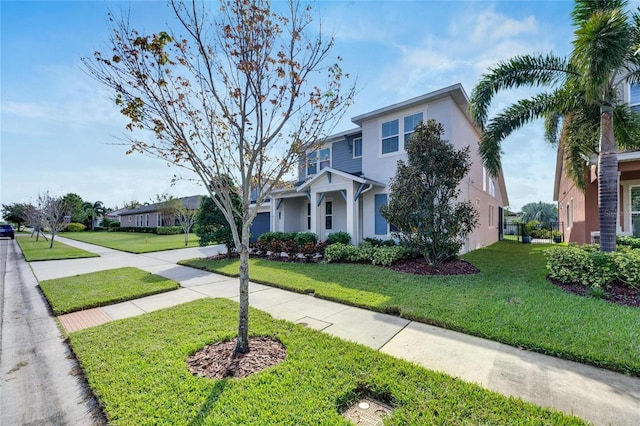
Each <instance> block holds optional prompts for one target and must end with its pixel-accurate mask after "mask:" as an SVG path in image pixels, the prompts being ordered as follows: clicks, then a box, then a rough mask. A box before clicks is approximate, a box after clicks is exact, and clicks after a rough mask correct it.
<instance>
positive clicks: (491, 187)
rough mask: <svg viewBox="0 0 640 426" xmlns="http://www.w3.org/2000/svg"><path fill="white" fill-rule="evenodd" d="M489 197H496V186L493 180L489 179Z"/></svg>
mask: <svg viewBox="0 0 640 426" xmlns="http://www.w3.org/2000/svg"><path fill="white" fill-rule="evenodd" d="M489 195H491V196H492V197H495V196H496V185H495V183H493V178H491V177H490V178H489Z"/></svg>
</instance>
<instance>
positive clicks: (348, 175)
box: [296, 167, 385, 192]
mask: <svg viewBox="0 0 640 426" xmlns="http://www.w3.org/2000/svg"><path fill="white" fill-rule="evenodd" d="M329 173H333V174H336V175H338V176H342V177H343V178H346V179H350V180H352V181H354V182H358V183H366V184H371V185H373V186H379V187H382V188H384V187H385V184H384V183H380V182H377V181H375V180H372V179H367V178H365V177H364V176H357V175H354V174H351V173H347V172H343V171H340V170H336V169H332V168H331V167H325V168H324V169H322V170H321V171H320V173H316V174H315V175H314V176H313V177H312V178H311V179H309V180H307V181H305V182H303V183H302V185H300V186H298V187H297V188H296V191H298V192H301V191H304V190H305V189H307V188H308V187H310V186H311V185H313V184H314V183H315V182H317V181H318V180H320V179H321V178H322V177H324V176H326V175H327V174H329Z"/></svg>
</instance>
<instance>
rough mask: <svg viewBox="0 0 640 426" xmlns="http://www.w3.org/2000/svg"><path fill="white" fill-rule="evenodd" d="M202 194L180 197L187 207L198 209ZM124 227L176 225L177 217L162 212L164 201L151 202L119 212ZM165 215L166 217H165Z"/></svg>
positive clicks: (121, 224)
mask: <svg viewBox="0 0 640 426" xmlns="http://www.w3.org/2000/svg"><path fill="white" fill-rule="evenodd" d="M201 199H202V196H201V195H192V196H190V197H183V198H178V200H179V201H180V202H181V203H182V205H183V206H184V208H185V209H187V210H196V209H198V208H199V207H200V201H201ZM119 216H120V226H121V227H123V228H158V227H160V226H174V225H176V222H175V218H173V217H170V218H167V217H166V215H165V214H163V212H162V203H156V204H149V205H146V206H140V207H136V208H135V209H127V210H123V211H121V212H120V214H119ZM163 216H164V218H163Z"/></svg>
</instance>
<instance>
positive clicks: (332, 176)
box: [257, 84, 508, 251]
mask: <svg viewBox="0 0 640 426" xmlns="http://www.w3.org/2000/svg"><path fill="white" fill-rule="evenodd" d="M468 106H469V99H468V97H467V94H466V93H465V91H464V89H463V88H462V86H461V85H460V84H456V85H453V86H450V87H446V88H444V89H440V90H437V91H435V92H431V93H427V94H424V95H422V96H418V97H415V98H412V99H408V100H406V101H403V102H399V103H396V104H393V105H389V106H386V107H384V108H381V109H377V110H374V111H371V112H368V113H366V114H362V115H359V116H357V117H354V118H352V122H353V123H354V124H356V125H357V127H356V128H354V129H352V130H349V131H346V132H341V133H338V134H335V135H332V136H329V137H327V138H326V139H325V140H324V143H323V144H322V145H321V146H319V147H317V148H316V149H314V150H312V151H311V150H310V151H308V152H305V153H304V155H303V156H302V157H301V158H300V161H299V175H298V181H297V182H296V183H295V184H294V185H292V186H291V187H290V188H287V189H283V190H278V191H273V192H272V193H271V194H270V202H269V210H268V211H263V212H261V213H259V214H258V218H257V220H258V221H259V223H260V224H262V229H264V230H271V231H283V232H292V231H297V232H301V231H309V232H314V233H316V234H317V235H318V236H319V238H320V239H321V240H325V239H326V238H327V236H328V235H329V234H331V233H334V232H339V231H344V232H347V233H349V234H350V235H351V241H352V243H354V244H358V243H360V242H361V241H362V240H363V239H364V238H366V237H375V238H382V239H386V238H391V232H392V229H391V227H390V225H389V224H388V223H387V221H386V220H385V219H384V218H383V217H382V215H381V214H380V210H379V209H380V207H381V206H383V205H385V204H386V203H387V200H388V197H389V183H390V180H391V179H392V178H393V177H394V175H395V172H396V166H397V161H398V160H405V161H406V160H407V153H406V150H405V146H406V142H407V140H408V138H409V136H410V135H411V134H412V133H413V130H414V128H415V126H416V125H417V124H418V123H419V122H420V121H427V120H428V119H435V120H436V121H438V122H440V123H441V124H442V125H443V126H444V130H445V134H444V139H446V140H448V141H449V142H450V143H452V144H453V145H454V146H455V147H456V148H457V149H461V148H464V147H467V146H469V147H471V152H470V154H471V162H472V166H471V170H470V172H469V174H468V176H467V177H466V178H465V179H464V181H463V182H461V183H460V187H459V188H460V189H461V192H462V195H461V199H463V200H468V201H471V203H472V204H473V205H474V206H475V207H476V209H477V210H478V212H479V216H480V224H479V226H478V228H477V229H476V230H475V231H474V232H473V233H472V234H471V235H470V236H469V238H468V240H467V242H466V244H465V247H464V249H463V250H464V251H469V250H473V249H476V248H479V247H483V246H486V245H489V244H492V243H494V242H496V241H497V240H498V238H499V233H500V224H501V223H502V214H503V208H504V206H506V205H508V198H507V191H506V187H505V182H504V178H503V176H502V174H500V175H499V176H497V177H495V178H494V177H491V176H490V175H489V174H488V173H487V171H486V170H485V169H484V167H483V166H482V162H481V159H480V156H479V154H478V141H479V139H480V132H479V130H478V129H477V128H476V127H475V126H474V125H473V123H472V121H471V118H470V116H469V113H468ZM267 225H268V226H267Z"/></svg>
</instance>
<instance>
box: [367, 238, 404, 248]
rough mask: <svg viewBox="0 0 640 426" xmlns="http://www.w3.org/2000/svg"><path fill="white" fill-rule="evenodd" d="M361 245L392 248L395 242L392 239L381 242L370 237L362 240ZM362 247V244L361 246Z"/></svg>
mask: <svg viewBox="0 0 640 426" xmlns="http://www.w3.org/2000/svg"><path fill="white" fill-rule="evenodd" d="M362 242H363V243H369V244H371V245H372V246H373V247H393V246H396V245H397V244H396V242H395V241H394V240H392V239H389V240H382V239H380V238H372V237H367V238H365V239H363V240H362ZM361 246H362V244H361Z"/></svg>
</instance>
